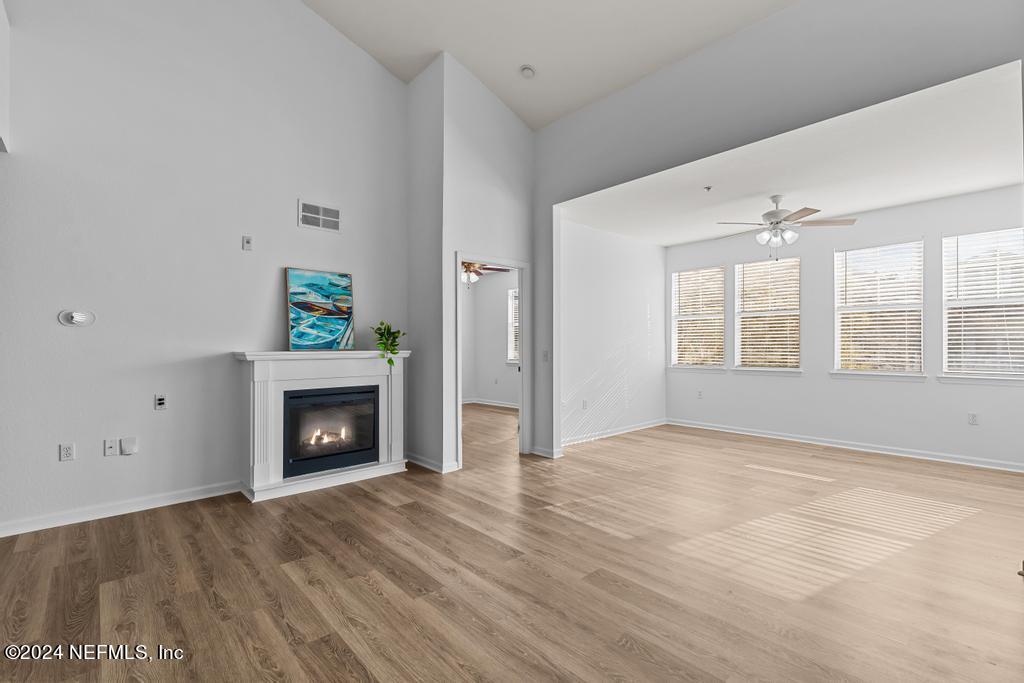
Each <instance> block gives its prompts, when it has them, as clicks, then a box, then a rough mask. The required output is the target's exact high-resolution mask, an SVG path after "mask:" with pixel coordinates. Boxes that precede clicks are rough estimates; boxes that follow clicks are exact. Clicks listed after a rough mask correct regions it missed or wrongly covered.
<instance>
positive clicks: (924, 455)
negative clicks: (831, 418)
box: [668, 418, 1024, 472]
mask: <svg viewBox="0 0 1024 683" xmlns="http://www.w3.org/2000/svg"><path fill="white" fill-rule="evenodd" d="M668 424H671V425H676V426H679V427H694V428H696V429H711V430H714V431H716V432H729V433H730V434H746V435H748V436H765V437H768V438H772V439H782V440H783V441H797V442H799V443H811V444H816V445H819V446H835V447H836V448H848V449H850V450H855V451H865V452H867V453H878V454H880V455H895V456H899V457H901V458H917V459H918V460H933V461H935V462H948V463H953V464H955V465H970V466H972V467H983V468H985V469H990V470H1003V471H1006V472H1024V463H1016V462H1009V461H1006V460H991V459H988V458H974V457H971V456H968V455H959V454H956V453H937V452H935V451H924V450H918V449H914V448H897V447H894V446H879V445H878V444H873V443H863V442H860V441H842V440H840V439H823V438H819V437H815V436H805V435H802V434H788V433H785V432H772V431H767V430H761V429H745V428H743V427H731V426H728V425H719V424H711V423H708V422H695V421H693V420H678V419H674V418H669V420H668Z"/></svg>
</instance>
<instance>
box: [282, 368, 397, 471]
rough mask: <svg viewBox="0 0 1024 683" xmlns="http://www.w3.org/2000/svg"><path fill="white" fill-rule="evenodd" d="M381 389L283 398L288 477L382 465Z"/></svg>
mask: <svg viewBox="0 0 1024 683" xmlns="http://www.w3.org/2000/svg"><path fill="white" fill-rule="evenodd" d="M377 404H378V396H377V387H376V386H364V387H339V388H335V389H306V390H299V391H286V392H285V393H284V473H283V474H284V476H285V477H294V476H297V475H300V474H310V473H313V472H323V471H326V470H333V469H339V468H343V467H352V466H354V465H363V464H366V463H371V462H377V460H378V448H377V441H378V434H377V432H378V427H377V425H378V420H377Z"/></svg>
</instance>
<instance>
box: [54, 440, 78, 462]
mask: <svg viewBox="0 0 1024 683" xmlns="http://www.w3.org/2000/svg"><path fill="white" fill-rule="evenodd" d="M57 459H58V460H60V461H61V462H67V461H69V460H74V459H75V444H74V443H73V442H72V443H62V444H59V446H58V451H57Z"/></svg>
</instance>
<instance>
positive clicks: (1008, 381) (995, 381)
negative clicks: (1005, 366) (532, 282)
mask: <svg viewBox="0 0 1024 683" xmlns="http://www.w3.org/2000/svg"><path fill="white" fill-rule="evenodd" d="M937 379H938V380H939V381H940V382H945V383H947V384H990V385H999V386H1004V387H1024V377H997V376H992V375H939V376H938V378H937Z"/></svg>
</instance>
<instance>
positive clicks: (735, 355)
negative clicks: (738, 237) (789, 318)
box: [732, 256, 804, 374]
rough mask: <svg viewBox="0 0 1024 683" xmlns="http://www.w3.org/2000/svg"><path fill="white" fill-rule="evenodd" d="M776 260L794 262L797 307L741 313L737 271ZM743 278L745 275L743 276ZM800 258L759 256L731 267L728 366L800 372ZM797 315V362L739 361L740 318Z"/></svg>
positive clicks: (737, 368)
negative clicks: (730, 359)
mask: <svg viewBox="0 0 1024 683" xmlns="http://www.w3.org/2000/svg"><path fill="white" fill-rule="evenodd" d="M779 261H796V262H797V304H798V306H797V308H795V309H779V310H774V311H750V312H747V313H744V312H743V311H742V308H741V303H742V298H743V296H742V295H743V290H742V287H741V285H740V277H741V273H745V271H746V267H747V266H754V265H759V264H762V263H771V262H775V263H778V262H779ZM743 277H745V274H744V275H743ZM803 297H804V290H803V260H802V259H801V257H800V256H788V257H786V258H769V259H762V260H760V261H746V262H743V263H737V264H735V265H734V266H733V352H732V369H733V370H736V371H740V372H753V373H757V372H768V373H780V374H786V373H789V374H799V373H802V372H803V344H804V335H803V321H804V320H803V315H802V314H801V309H802V306H803ZM793 314H796V316H797V331H798V332H797V333H798V335H799V341H798V343H797V352H796V357H797V364H796V365H795V366H776V365H744V364H743V362H742V361H743V335H742V333H741V323H742V320H743V319H744V318H769V317H781V316H784V315H793Z"/></svg>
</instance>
